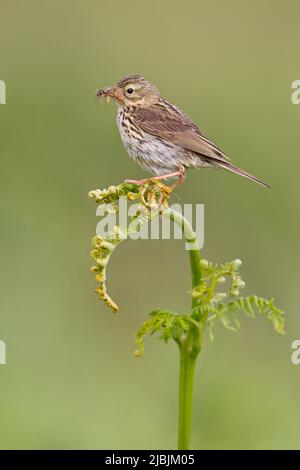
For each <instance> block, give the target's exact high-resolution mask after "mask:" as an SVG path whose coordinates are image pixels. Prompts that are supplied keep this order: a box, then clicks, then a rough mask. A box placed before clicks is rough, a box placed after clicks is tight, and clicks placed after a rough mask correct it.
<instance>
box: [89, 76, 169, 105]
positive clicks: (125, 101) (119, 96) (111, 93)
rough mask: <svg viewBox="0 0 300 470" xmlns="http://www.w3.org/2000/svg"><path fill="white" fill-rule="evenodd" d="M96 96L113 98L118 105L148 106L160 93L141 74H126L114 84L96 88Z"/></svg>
mask: <svg viewBox="0 0 300 470" xmlns="http://www.w3.org/2000/svg"><path fill="white" fill-rule="evenodd" d="M97 97H98V98H103V99H107V100H109V99H110V98H113V99H114V100H115V102H116V103H117V105H118V106H132V105H135V106H149V105H151V104H153V103H155V102H157V101H158V100H159V98H160V94H159V91H158V90H157V88H155V86H153V85H151V83H150V82H148V80H146V79H145V78H144V77H142V75H128V76H126V77H124V78H122V80H120V81H119V82H118V83H117V85H116V86H114V87H111V88H103V89H102V90H98V91H97Z"/></svg>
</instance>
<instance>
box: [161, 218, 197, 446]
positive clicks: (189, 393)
mask: <svg viewBox="0 0 300 470" xmlns="http://www.w3.org/2000/svg"><path fill="white" fill-rule="evenodd" d="M164 215H167V216H169V217H170V219H171V220H173V221H174V222H175V223H176V224H177V225H178V226H179V227H180V228H181V230H182V233H183V234H184V238H185V240H186V242H187V243H188V244H189V247H190V248H191V247H192V248H193V249H190V250H189V260H190V270H191V278H192V289H194V288H196V287H197V286H198V285H199V284H200V281H201V263H200V260H201V257H200V250H199V247H198V243H197V238H196V234H195V232H194V231H193V229H192V226H191V225H190V224H189V222H188V221H187V219H185V218H184V217H183V216H182V214H180V213H179V212H176V211H173V210H171V209H167V210H165V211H164ZM197 302H198V300H197V298H195V297H192V312H193V309H195V308H196V306H197ZM201 327H202V325H201V324H199V328H196V329H195V328H193V329H192V328H190V329H188V330H187V331H186V332H185V333H183V334H182V335H181V336H180V338H178V339H177V341H176V342H177V344H178V347H179V356H180V366H179V403H178V449H179V450H188V449H189V447H190V435H191V418H192V403H193V388H194V378H195V368H196V361H197V357H198V355H199V353H200V351H201V346H202V333H201V332H202V331H203V328H201Z"/></svg>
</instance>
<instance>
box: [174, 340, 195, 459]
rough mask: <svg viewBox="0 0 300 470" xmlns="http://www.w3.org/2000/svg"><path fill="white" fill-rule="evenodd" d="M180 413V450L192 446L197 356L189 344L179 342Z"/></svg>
mask: <svg viewBox="0 0 300 470" xmlns="http://www.w3.org/2000/svg"><path fill="white" fill-rule="evenodd" d="M179 354H180V371H179V410H178V411H179V413H178V450H188V449H189V447H190V435H191V418H192V401H193V388H194V377H195V367H196V360H197V356H195V355H192V354H191V352H190V350H189V347H188V345H187V344H184V343H181V344H179Z"/></svg>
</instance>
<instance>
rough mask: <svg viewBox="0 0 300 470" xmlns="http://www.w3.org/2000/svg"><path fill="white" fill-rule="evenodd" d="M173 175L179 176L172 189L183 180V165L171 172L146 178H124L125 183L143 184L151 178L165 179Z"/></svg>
mask: <svg viewBox="0 0 300 470" xmlns="http://www.w3.org/2000/svg"><path fill="white" fill-rule="evenodd" d="M174 176H178V177H179V178H178V181H176V183H175V184H173V185H172V186H171V188H172V189H175V188H176V187H177V186H179V185H180V184H181V183H183V182H184V180H185V172H184V168H183V167H180V169H179V170H177V171H174V172H173V173H167V174H165V175H160V176H153V178H146V179H143V180H125V183H131V184H145V183H147V181H151V180H158V181H159V180H164V179H167V178H173V177H174Z"/></svg>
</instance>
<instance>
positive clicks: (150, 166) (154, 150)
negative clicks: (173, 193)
mask: <svg viewBox="0 0 300 470" xmlns="http://www.w3.org/2000/svg"><path fill="white" fill-rule="evenodd" d="M122 115H123V113H122V112H120V111H119V112H118V115H117V124H118V128H119V132H120V136H121V139H122V142H123V145H124V147H125V148H126V150H127V152H128V153H129V155H130V156H131V157H132V158H133V159H134V160H135V161H136V162H137V163H139V164H140V165H141V166H142V167H143V168H144V169H145V170H147V171H150V172H151V173H152V174H155V175H158V176H159V175H164V174H166V173H170V172H173V171H176V170H177V169H178V166H179V164H180V161H179V160H180V153H181V152H180V151H181V149H180V147H178V146H176V145H172V144H169V143H164V141H163V140H161V139H159V138H157V137H155V136H153V135H151V134H148V133H146V132H143V131H142V130H141V134H142V135H140V134H139V133H135V131H134V130H133V131H131V132H130V134H131V135H130V136H129V135H128V134H127V133H126V131H125V129H124V126H122V124H121V122H122Z"/></svg>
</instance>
